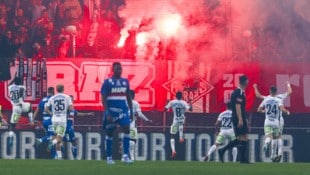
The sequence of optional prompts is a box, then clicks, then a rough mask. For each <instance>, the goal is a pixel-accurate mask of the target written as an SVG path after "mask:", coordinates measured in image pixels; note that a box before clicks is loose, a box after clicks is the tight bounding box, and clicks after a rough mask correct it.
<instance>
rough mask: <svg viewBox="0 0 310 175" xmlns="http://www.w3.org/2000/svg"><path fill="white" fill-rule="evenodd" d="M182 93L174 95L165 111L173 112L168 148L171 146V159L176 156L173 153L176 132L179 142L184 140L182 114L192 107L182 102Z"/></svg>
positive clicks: (183, 118)
mask: <svg viewBox="0 0 310 175" xmlns="http://www.w3.org/2000/svg"><path fill="white" fill-rule="evenodd" d="M182 96H183V94H182V92H180V91H178V92H177V93H176V100H172V101H170V102H169V103H168V104H167V105H166V107H165V110H166V111H167V110H168V109H169V108H172V111H173V122H172V125H171V127H170V134H171V138H170V146H171V151H172V155H171V158H172V159H174V158H175V156H176V154H177V153H176V151H175V139H174V138H175V135H176V134H177V132H179V142H180V143H183V142H184V138H183V125H184V122H185V115H184V113H185V112H186V111H188V110H189V111H192V105H191V104H190V105H189V104H187V103H186V102H185V101H184V100H182Z"/></svg>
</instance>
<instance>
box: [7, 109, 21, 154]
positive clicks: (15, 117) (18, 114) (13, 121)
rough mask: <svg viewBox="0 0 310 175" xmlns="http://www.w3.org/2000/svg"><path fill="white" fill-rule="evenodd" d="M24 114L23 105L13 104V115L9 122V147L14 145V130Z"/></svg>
mask: <svg viewBox="0 0 310 175" xmlns="http://www.w3.org/2000/svg"><path fill="white" fill-rule="evenodd" d="M21 114H22V106H21V105H13V109H12V115H11V119H10V123H9V131H10V132H9V147H10V148H11V147H12V146H13V137H14V135H15V134H14V130H15V127H16V124H17V123H18V121H19V119H20V117H21Z"/></svg>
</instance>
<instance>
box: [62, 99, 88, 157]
mask: <svg viewBox="0 0 310 175" xmlns="http://www.w3.org/2000/svg"><path fill="white" fill-rule="evenodd" d="M69 96H70V98H71V100H72V102H74V97H73V95H69ZM93 115H94V112H86V113H83V112H78V111H77V110H75V109H73V110H72V111H70V112H69V115H68V118H67V129H66V135H65V137H64V138H63V141H65V142H70V143H71V144H72V147H71V153H72V156H73V159H74V160H77V156H78V147H77V146H78V144H77V140H76V137H75V132H74V118H75V117H76V116H79V117H86V116H93Z"/></svg>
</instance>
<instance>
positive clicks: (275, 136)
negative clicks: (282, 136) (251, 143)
mask: <svg viewBox="0 0 310 175" xmlns="http://www.w3.org/2000/svg"><path fill="white" fill-rule="evenodd" d="M271 128H272V141H271V159H272V160H273V161H275V159H276V152H277V147H278V137H279V127H276V126H271Z"/></svg>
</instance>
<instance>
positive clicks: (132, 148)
mask: <svg viewBox="0 0 310 175" xmlns="http://www.w3.org/2000/svg"><path fill="white" fill-rule="evenodd" d="M137 139H138V130H137V128H135V127H131V128H130V158H131V160H135V155H136V154H135V150H136V141H137Z"/></svg>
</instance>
